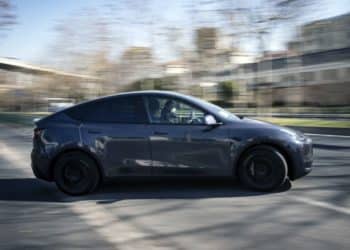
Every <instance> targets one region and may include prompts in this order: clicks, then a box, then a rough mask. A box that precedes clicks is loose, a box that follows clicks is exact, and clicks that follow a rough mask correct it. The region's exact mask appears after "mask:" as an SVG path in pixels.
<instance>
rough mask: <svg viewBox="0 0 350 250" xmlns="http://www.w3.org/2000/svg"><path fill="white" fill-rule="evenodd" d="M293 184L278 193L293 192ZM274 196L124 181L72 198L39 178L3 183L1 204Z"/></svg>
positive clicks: (220, 185)
mask: <svg viewBox="0 0 350 250" xmlns="http://www.w3.org/2000/svg"><path fill="white" fill-rule="evenodd" d="M290 187H291V185H290V183H287V184H286V185H285V186H284V187H281V188H280V189H279V190H276V191H275V192H274V193H276V192H284V191H287V190H289V189H290ZM268 194H271V193H264V192H253V191H249V190H247V189H244V188H243V187H241V186H239V185H238V184H233V183H232V181H229V180H190V179H185V180H182V179H180V180H179V179H178V180H162V181H160V180H159V181H154V180H141V181H140V180H138V181H134V180H122V181H120V180H119V181H109V182H107V183H106V184H104V185H102V186H101V187H100V188H99V190H98V191H97V192H95V193H93V194H90V195H85V196H80V197H70V196H68V195H65V194H63V193H61V192H60V191H58V189H57V188H56V186H55V185H54V184H52V183H47V182H44V181H41V180H37V179H35V178H23V179H20V178H17V179H0V201H33V202H74V201H82V200H95V201H97V202H98V203H113V202H118V201H121V200H129V199H201V198H223V197H248V196H258V195H268Z"/></svg>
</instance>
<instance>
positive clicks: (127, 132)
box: [80, 95, 151, 176]
mask: <svg viewBox="0 0 350 250" xmlns="http://www.w3.org/2000/svg"><path fill="white" fill-rule="evenodd" d="M80 112H81V113H82V114H85V115H83V116H84V117H83V120H84V121H83V123H82V125H81V127H80V131H81V135H82V138H83V141H84V145H87V146H88V147H89V148H90V150H93V151H94V153H95V154H97V155H98V158H99V159H101V161H102V165H103V167H104V168H105V172H106V174H107V176H123V175H140V176H144V175H149V174H150V167H151V153H150V147H149V136H150V133H151V130H150V127H149V125H148V121H147V115H146V112H145V109H144V103H143V99H142V97H141V96H128V95H127V96H121V97H113V98H106V99H103V100H100V101H96V102H92V103H88V104H85V106H84V107H83V110H81V111H80Z"/></svg>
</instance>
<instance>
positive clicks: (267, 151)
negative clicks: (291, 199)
mask: <svg viewBox="0 0 350 250" xmlns="http://www.w3.org/2000/svg"><path fill="white" fill-rule="evenodd" d="M287 175H288V166H287V162H286V160H285V158H284V157H283V155H282V154H281V153H280V152H279V151H278V150H277V149H275V148H273V147H270V146H256V147H254V148H252V149H250V150H249V151H248V152H247V153H245V154H244V156H243V159H242V160H241V161H240V165H239V169H238V177H239V179H240V181H241V182H242V183H243V184H244V185H245V186H247V187H248V188H251V189H255V190H259V191H270V190H273V189H276V188H278V187H280V186H282V185H283V184H284V183H285V181H286V180H287Z"/></svg>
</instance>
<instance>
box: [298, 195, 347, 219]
mask: <svg viewBox="0 0 350 250" xmlns="http://www.w3.org/2000/svg"><path fill="white" fill-rule="evenodd" d="M292 199H293V200H295V201H297V202H301V203H305V204H308V205H311V206H314V207H320V208H325V209H328V210H332V211H334V212H338V213H342V214H346V215H350V209H349V208H347V207H342V206H337V205H333V204H331V203H328V202H324V201H317V200H313V199H310V198H305V197H296V196H293V197H292Z"/></svg>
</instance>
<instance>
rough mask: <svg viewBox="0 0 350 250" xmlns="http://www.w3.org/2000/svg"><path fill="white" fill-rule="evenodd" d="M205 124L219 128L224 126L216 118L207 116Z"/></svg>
mask: <svg viewBox="0 0 350 250" xmlns="http://www.w3.org/2000/svg"><path fill="white" fill-rule="evenodd" d="M204 120H205V124H206V125H208V126H219V125H222V122H218V121H217V120H216V119H215V117H214V116H212V115H206V116H205V117H204Z"/></svg>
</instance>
